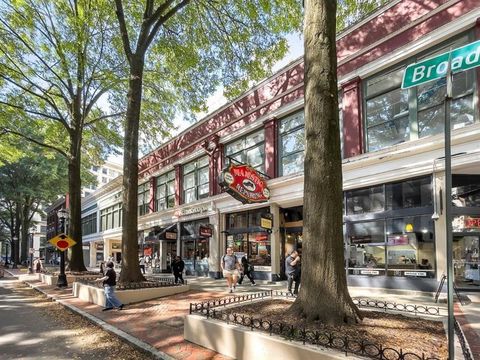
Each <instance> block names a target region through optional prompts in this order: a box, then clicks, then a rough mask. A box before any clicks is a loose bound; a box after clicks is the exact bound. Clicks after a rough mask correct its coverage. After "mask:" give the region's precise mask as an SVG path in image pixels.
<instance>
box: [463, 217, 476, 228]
mask: <svg viewBox="0 0 480 360" xmlns="http://www.w3.org/2000/svg"><path fill="white" fill-rule="evenodd" d="M464 224H465V228H466V229H479V228H480V218H472V217H467V218H465V219H464Z"/></svg>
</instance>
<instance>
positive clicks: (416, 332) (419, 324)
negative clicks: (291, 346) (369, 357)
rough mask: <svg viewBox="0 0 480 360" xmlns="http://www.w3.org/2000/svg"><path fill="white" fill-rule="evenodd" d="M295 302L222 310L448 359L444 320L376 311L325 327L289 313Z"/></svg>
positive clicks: (271, 302) (242, 306) (275, 302)
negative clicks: (355, 320) (348, 321)
mask: <svg viewBox="0 0 480 360" xmlns="http://www.w3.org/2000/svg"><path fill="white" fill-rule="evenodd" d="M291 304H292V302H291V301H288V300H265V301H261V302H255V303H249V304H248V305H240V306H237V307H235V308H227V309H225V310H222V312H223V313H228V314H237V315H242V316H248V317H252V318H254V319H259V318H262V319H263V320H268V321H271V322H274V323H280V322H282V323H285V324H287V325H288V326H291V325H293V326H294V327H296V328H303V327H305V328H306V329H308V330H317V331H326V332H335V333H339V334H342V337H343V336H347V337H348V338H350V339H355V340H362V339H363V340H366V341H368V342H371V343H373V344H377V345H382V347H384V348H385V347H389V348H393V349H396V350H398V351H399V350H400V349H402V351H403V353H406V352H413V353H415V354H418V355H420V356H421V355H422V353H423V354H425V357H426V358H428V357H435V358H439V359H447V357H448V345H447V338H446V335H445V330H444V327H443V323H442V322H441V321H434V320H426V319H423V318H419V317H410V316H404V315H401V314H391V313H384V312H375V311H364V315H365V318H364V319H363V321H362V322H361V323H358V324H351V325H343V326H326V325H324V324H322V323H320V322H313V323H309V324H306V323H305V320H303V319H299V318H297V317H295V316H293V315H290V314H287V310H288V308H289V307H290V306H291Z"/></svg>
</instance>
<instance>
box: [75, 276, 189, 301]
mask: <svg viewBox="0 0 480 360" xmlns="http://www.w3.org/2000/svg"><path fill="white" fill-rule="evenodd" d="M188 290H190V286H189V285H181V286H168V287H157V288H143V289H134V290H116V291H115V295H116V296H117V298H118V299H119V300H120V301H121V302H122V303H123V304H131V303H136V302H141V301H146V300H151V299H156V298H160V297H164V296H170V295H174V294H178V293H182V292H185V291H188ZM73 296H75V297H78V298H79V299H80V300H83V301H87V302H90V303H93V304H96V305H100V306H105V294H104V291H103V289H102V288H98V287H94V286H91V285H85V284H81V283H78V282H75V283H73Z"/></svg>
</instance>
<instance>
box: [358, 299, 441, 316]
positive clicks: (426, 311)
mask: <svg viewBox="0 0 480 360" xmlns="http://www.w3.org/2000/svg"><path fill="white" fill-rule="evenodd" d="M353 303H354V304H355V305H357V306H358V307H369V308H375V309H381V310H384V311H388V310H391V311H402V312H408V313H414V314H415V315H417V314H422V315H440V308H439V307H437V306H427V305H413V304H397V303H394V302H388V301H384V300H374V299H361V298H353Z"/></svg>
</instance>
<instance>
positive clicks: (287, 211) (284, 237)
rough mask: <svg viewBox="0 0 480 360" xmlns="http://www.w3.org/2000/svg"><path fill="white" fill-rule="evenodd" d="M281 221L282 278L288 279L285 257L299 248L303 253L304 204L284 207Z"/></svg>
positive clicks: (300, 252) (281, 211)
mask: <svg viewBox="0 0 480 360" xmlns="http://www.w3.org/2000/svg"><path fill="white" fill-rule="evenodd" d="M280 217H281V223H282V224H283V226H281V228H280V234H281V247H282V250H281V257H280V269H281V273H280V275H281V279H286V278H287V276H286V275H285V259H286V258H287V256H288V255H289V254H290V253H291V252H292V251H293V250H297V251H298V252H299V254H300V255H301V254H302V241H303V206H296V207H291V208H284V209H281V210H280Z"/></svg>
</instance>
